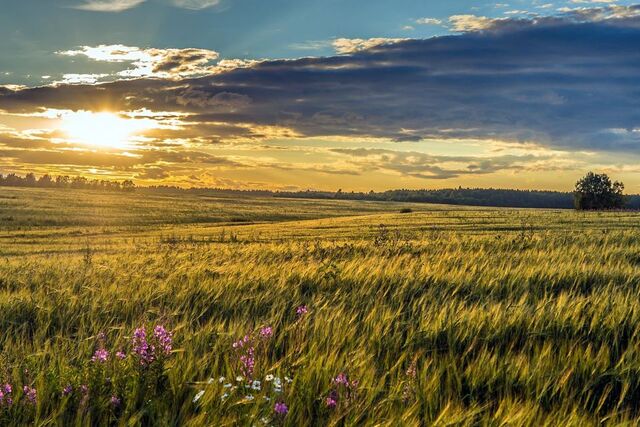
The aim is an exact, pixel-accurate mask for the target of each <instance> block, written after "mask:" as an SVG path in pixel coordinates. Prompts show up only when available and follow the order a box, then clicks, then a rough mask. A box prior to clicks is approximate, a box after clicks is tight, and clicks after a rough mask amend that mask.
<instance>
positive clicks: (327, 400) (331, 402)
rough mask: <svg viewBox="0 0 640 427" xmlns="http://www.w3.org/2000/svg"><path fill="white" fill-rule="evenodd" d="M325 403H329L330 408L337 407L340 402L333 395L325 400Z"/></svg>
mask: <svg viewBox="0 0 640 427" xmlns="http://www.w3.org/2000/svg"><path fill="white" fill-rule="evenodd" d="M325 403H326V404H327V408H330V409H333V408H335V407H336V405H337V404H338V402H337V401H336V400H335V399H334V398H333V397H327V399H326V400H325Z"/></svg>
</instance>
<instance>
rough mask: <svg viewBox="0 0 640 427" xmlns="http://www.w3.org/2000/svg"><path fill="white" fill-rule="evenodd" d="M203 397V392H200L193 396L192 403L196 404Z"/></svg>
mask: <svg viewBox="0 0 640 427" xmlns="http://www.w3.org/2000/svg"><path fill="white" fill-rule="evenodd" d="M203 395H204V390H200V391H199V392H198V393H197V394H196V395H195V396H193V403H196V402H197V401H198V400H200V398H201V397H202V396H203Z"/></svg>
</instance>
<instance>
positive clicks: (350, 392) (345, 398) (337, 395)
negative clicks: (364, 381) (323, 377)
mask: <svg viewBox="0 0 640 427" xmlns="http://www.w3.org/2000/svg"><path fill="white" fill-rule="evenodd" d="M357 388H358V381H357V380H349V377H348V376H347V374H346V373H344V372H341V373H339V374H338V375H337V376H336V377H335V378H333V379H332V380H331V391H330V392H329V395H328V396H327V397H326V399H325V405H326V406H327V408H329V409H333V408H335V407H337V406H338V405H339V404H342V405H343V406H346V405H349V403H351V402H352V401H353V400H354V399H355V397H356V389H357Z"/></svg>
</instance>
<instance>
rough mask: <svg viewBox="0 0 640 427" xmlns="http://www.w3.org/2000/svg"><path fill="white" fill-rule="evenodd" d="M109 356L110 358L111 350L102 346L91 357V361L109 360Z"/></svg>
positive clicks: (102, 361)
mask: <svg viewBox="0 0 640 427" xmlns="http://www.w3.org/2000/svg"><path fill="white" fill-rule="evenodd" d="M108 358H109V352H108V351H107V350H105V349H104V348H100V349H98V350H96V352H95V353H93V356H92V357H91V361H92V362H100V363H104V362H106V361H107V359H108Z"/></svg>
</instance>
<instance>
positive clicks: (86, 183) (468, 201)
mask: <svg viewBox="0 0 640 427" xmlns="http://www.w3.org/2000/svg"><path fill="white" fill-rule="evenodd" d="M0 186H12V187H41V188H84V189H103V190H113V191H134V190H138V191H142V192H147V193H182V194H185V193H188V194H193V195H218V196H224V197H251V196H253V197H276V198H289V199H296V198H298V199H325V200H328V199H334V200H369V201H378V202H410V203H437V204H449V205H468V206H496V207H513V208H551V209H571V208H576V209H579V210H593V209H621V208H627V209H640V195H623V194H622V191H623V189H624V185H623V184H622V183H620V182H617V181H616V182H612V181H611V179H610V178H609V177H608V176H607V175H605V174H594V173H592V172H589V173H588V174H587V175H586V176H585V177H584V178H582V179H581V180H580V181H578V182H577V183H576V188H575V190H574V191H573V192H561V191H544V190H510V189H500V188H462V187H458V188H446V189H437V190H434V189H431V190H430V189H421V190H409V189H399V190H388V191H380V192H375V191H369V192H354V191H351V192H347V191H342V190H338V191H316V190H305V191H271V190H241V189H228V188H202V187H194V188H182V187H176V186H166V185H161V186H149V187H136V185H135V184H134V183H133V181H131V180H125V181H122V182H118V181H107V180H88V179H87V178H84V177H69V176H57V177H55V178H54V177H52V176H49V175H43V176H41V177H40V178H36V176H35V175H34V174H33V173H29V174H27V175H26V176H24V177H21V176H18V175H16V174H9V175H6V176H3V175H2V174H0Z"/></svg>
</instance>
